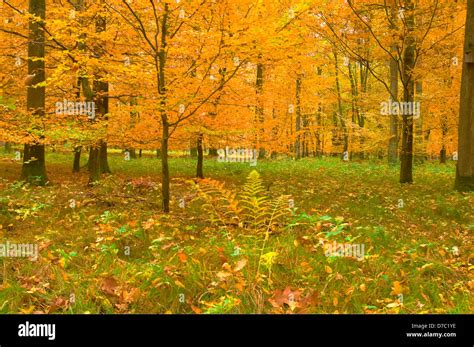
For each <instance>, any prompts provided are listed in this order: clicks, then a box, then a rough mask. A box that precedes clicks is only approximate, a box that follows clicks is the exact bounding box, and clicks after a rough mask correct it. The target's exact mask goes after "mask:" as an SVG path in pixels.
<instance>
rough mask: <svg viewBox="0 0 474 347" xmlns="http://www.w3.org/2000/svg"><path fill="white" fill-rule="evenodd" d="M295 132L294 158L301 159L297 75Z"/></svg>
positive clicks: (298, 82)
mask: <svg viewBox="0 0 474 347" xmlns="http://www.w3.org/2000/svg"><path fill="white" fill-rule="evenodd" d="M295 131H296V141H295V158H296V159H300V158H301V152H302V149H301V134H300V132H301V76H300V75H298V78H297V79H296V118H295Z"/></svg>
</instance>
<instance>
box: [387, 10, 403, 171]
mask: <svg viewBox="0 0 474 347" xmlns="http://www.w3.org/2000/svg"><path fill="white" fill-rule="evenodd" d="M390 15H391V19H392V20H391V23H392V25H391V26H390V30H392V31H395V30H396V29H397V28H396V25H395V23H396V21H397V17H398V6H397V1H392V7H391V12H390ZM391 53H392V56H393V58H391V59H390V94H391V95H390V100H391V101H392V102H398V72H399V69H398V62H397V60H396V59H395V57H396V56H397V54H398V45H397V43H396V42H394V43H392V47H391ZM399 141H400V139H399V135H398V114H392V112H390V140H389V141H388V162H389V164H391V165H396V164H397V162H398V142H399Z"/></svg>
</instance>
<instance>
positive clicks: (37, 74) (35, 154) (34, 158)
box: [21, 0, 48, 185]
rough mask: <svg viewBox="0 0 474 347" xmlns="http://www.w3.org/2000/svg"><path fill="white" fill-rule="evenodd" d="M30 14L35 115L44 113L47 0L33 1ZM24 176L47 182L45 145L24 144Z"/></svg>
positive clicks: (30, 97) (30, 92) (30, 95)
mask: <svg viewBox="0 0 474 347" xmlns="http://www.w3.org/2000/svg"><path fill="white" fill-rule="evenodd" d="M29 13H30V14H31V15H32V16H34V17H35V18H39V19H40V20H36V19H33V18H31V19H30V21H29V37H28V75H29V76H33V77H32V78H31V79H30V82H29V85H28V87H27V101H26V103H27V109H28V111H29V112H31V113H32V114H33V116H34V117H40V118H41V117H44V115H45V99H46V90H45V86H38V87H36V85H37V84H39V83H42V82H44V81H45V78H46V76H45V62H44V58H45V54H44V53H45V52H44V49H45V35H44V30H43V27H42V25H43V24H44V20H45V17H46V1H45V0H30V1H29ZM21 179H22V180H25V181H27V182H30V183H34V184H38V185H44V184H46V183H47V181H48V178H47V176H46V162H45V147H44V145H42V144H39V143H32V144H25V149H24V157H23V167H22V171H21Z"/></svg>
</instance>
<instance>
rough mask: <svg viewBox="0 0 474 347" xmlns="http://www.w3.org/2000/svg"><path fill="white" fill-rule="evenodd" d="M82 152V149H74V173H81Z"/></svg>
mask: <svg viewBox="0 0 474 347" xmlns="http://www.w3.org/2000/svg"><path fill="white" fill-rule="evenodd" d="M81 151H82V147H76V148H74V164H73V166H72V172H73V173H78V172H80V171H81Z"/></svg>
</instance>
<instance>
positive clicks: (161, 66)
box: [156, 3, 170, 213]
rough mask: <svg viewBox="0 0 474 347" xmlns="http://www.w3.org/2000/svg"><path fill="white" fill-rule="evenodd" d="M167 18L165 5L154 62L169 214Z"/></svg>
mask: <svg viewBox="0 0 474 347" xmlns="http://www.w3.org/2000/svg"><path fill="white" fill-rule="evenodd" d="M168 16H169V5H168V3H165V5H164V13H163V18H162V20H161V46H160V49H159V52H158V60H157V62H156V65H157V68H158V71H157V72H158V76H157V77H158V78H157V80H158V94H159V95H160V115H161V125H162V140H161V175H162V185H161V194H162V203H163V212H164V213H169V212H170V170H169V164H168V142H169V136H170V124H169V122H168V114H167V113H166V104H167V96H166V80H165V78H166V75H165V66H166V46H167V35H168Z"/></svg>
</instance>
